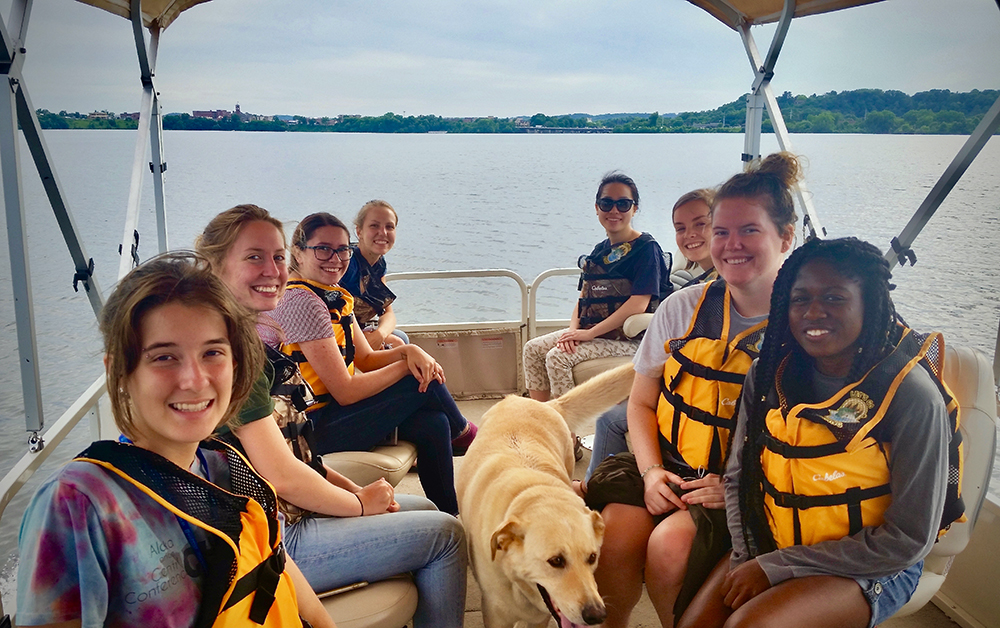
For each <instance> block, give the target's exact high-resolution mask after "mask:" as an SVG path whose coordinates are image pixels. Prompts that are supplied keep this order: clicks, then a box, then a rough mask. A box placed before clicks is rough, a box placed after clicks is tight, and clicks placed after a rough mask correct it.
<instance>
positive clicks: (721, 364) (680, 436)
mask: <svg viewBox="0 0 1000 628" xmlns="http://www.w3.org/2000/svg"><path fill="white" fill-rule="evenodd" d="M730 301H731V296H730V292H729V287H728V286H726V282H725V281H724V280H722V279H718V280H716V281H713V282H712V283H710V284H708V285H706V286H705V290H704V292H702V295H701V299H699V301H698V304H697V305H696V306H695V313H694V316H693V317H692V320H691V326H690V327H689V328H688V331H687V333H685V334H684V336H683V337H681V338H677V339H674V340H669V341H667V343H666V344H665V347H664V348H665V350H666V351H667V354H668V355H667V361H666V362H665V363H664V365H663V380H662V381H661V382H660V399H659V402H658V403H657V406H656V418H657V423H658V424H659V426H660V434H661V436H663V439H665V440H666V443H665V446H666V448H667V449H668V450H669V451H670V453H671V454H672V455H673V456H674V457H675V458H676V459H677V460H679V461H682V462H684V463H685V464H686V465H688V466H689V467H691V469H703V470H705V471H708V472H709V473H721V472H722V465H723V462H724V460H725V457H726V447H727V444H728V442H729V429H730V427H731V425H732V419H733V416H734V414H735V412H736V404H737V402H738V401H739V398H740V393H741V392H742V390H743V380H744V379H745V378H746V373H747V371H748V370H750V364H751V363H752V362H753V360H754V358H756V357H757V354H758V353H760V345H761V342H763V340H764V330H765V329H766V328H767V321H764V322H761V323H759V324H757V325H754V326H753V327H751V328H750V329H747V330H746V331H744V332H743V333H740V334H737V335H736V336H735V337H733V338H732V340H729V341H728V342H727V340H726V339H727V338H729V325H730V322H731V321H730V314H729V313H730ZM663 439H661V441H662V440H663Z"/></svg>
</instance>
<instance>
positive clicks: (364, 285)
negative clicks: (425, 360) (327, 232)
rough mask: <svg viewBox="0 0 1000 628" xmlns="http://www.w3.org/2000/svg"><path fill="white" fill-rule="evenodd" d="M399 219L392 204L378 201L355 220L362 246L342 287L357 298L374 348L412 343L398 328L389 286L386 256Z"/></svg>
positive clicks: (361, 319)
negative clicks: (386, 281)
mask: <svg viewBox="0 0 1000 628" xmlns="http://www.w3.org/2000/svg"><path fill="white" fill-rule="evenodd" d="M398 222H399V217H398V216H397V215H396V210H395V209H394V208H393V206H392V205H390V204H389V203H388V202H386V201H383V200H381V199H374V200H371V201H368V202H367V203H365V204H364V205H363V206H362V207H361V209H360V210H359V211H358V215H357V216H355V217H354V233H355V234H356V235H357V236H358V243H357V244H355V245H354V246H353V248H354V254H353V255H352V256H351V261H350V263H349V264H348V265H347V272H345V273H344V276H343V277H341V278H340V282H338V285H340V287H342V288H346V289H347V291H348V292H350V293H351V295H352V296H354V316H355V318H357V319H358V324H359V325H361V331H363V332H365V338H367V339H368V344H370V345H371V347H372V349H383V348H385V349H391V348H393V347H398V346H400V345H403V344H406V343H407V342H408V341H409V338H407V336H406V334H405V333H403V332H402V331H400V330H398V329H396V314H395V313H394V312H393V311H392V302H393V301H395V300H396V295H395V294H393V292H392V290H390V289H389V287H388V286H387V285H385V272H386V264H385V254H386V253H388V252H389V251H391V250H392V247H393V245H394V244H395V243H396V224H397V223H398Z"/></svg>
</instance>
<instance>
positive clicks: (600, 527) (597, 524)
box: [590, 510, 604, 545]
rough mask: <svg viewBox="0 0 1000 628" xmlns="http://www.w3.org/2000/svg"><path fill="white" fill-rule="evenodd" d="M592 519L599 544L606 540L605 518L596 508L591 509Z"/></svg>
mask: <svg viewBox="0 0 1000 628" xmlns="http://www.w3.org/2000/svg"><path fill="white" fill-rule="evenodd" d="M590 521H591V522H592V523H593V524H594V536H595V537H597V544H598V545H600V544H601V543H602V542H603V541H604V518H603V517H601V513H599V512H597V511H596V510H591V511H590Z"/></svg>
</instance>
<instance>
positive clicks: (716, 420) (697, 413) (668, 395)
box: [660, 380, 732, 430]
mask: <svg viewBox="0 0 1000 628" xmlns="http://www.w3.org/2000/svg"><path fill="white" fill-rule="evenodd" d="M660 394H661V395H663V398H664V399H666V400H667V403H669V404H670V405H671V406H673V407H674V410H675V411H677V412H682V413H684V414H686V415H687V416H688V418H690V419H691V420H693V421H697V422H699V423H704V424H705V425H711V426H712V427H721V428H724V429H727V430H728V429H730V428H731V427H732V420H731V419H724V418H722V417H720V416H716V415H714V414H712V413H711V412H705V411H704V410H702V409H701V408H696V407H694V406H692V405H690V404H689V403H687V402H686V401H684V399H683V398H682V397H681V396H680V395H677V394H674V392H673V391H672V390H670V389H669V388H667V384H666V382H664V381H663V380H660Z"/></svg>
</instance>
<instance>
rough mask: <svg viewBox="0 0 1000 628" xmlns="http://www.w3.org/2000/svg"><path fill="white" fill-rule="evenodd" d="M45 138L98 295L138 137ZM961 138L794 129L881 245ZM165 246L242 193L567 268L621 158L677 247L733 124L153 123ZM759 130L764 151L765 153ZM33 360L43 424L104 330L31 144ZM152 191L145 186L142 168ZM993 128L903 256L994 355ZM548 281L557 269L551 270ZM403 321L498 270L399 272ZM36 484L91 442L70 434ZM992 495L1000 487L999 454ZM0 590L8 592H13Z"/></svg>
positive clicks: (412, 241) (2, 311)
mask: <svg viewBox="0 0 1000 628" xmlns="http://www.w3.org/2000/svg"><path fill="white" fill-rule="evenodd" d="M46 140H47V142H48V145H49V147H50V149H51V152H52V159H53V162H54V164H55V167H56V170H57V172H58V176H59V179H60V181H61V183H62V185H63V187H64V192H65V194H66V197H67V200H68V204H69V206H70V208H71V210H72V212H73V214H74V216H75V219H76V222H77V225H78V227H79V229H80V231H81V232H82V237H83V240H84V242H85V246H86V248H87V252H88V255H89V256H91V257H93V258H94V260H95V263H96V274H97V277H98V280H99V282H100V284H101V286H102V287H103V288H104V289H105V290H108V289H109V288H110V287H111V286H112V284H113V282H114V280H115V274H116V272H117V268H118V253H117V248H118V243H119V240H120V238H121V234H122V225H123V221H124V213H125V204H126V202H127V199H128V181H129V169H130V168H131V161H132V155H133V149H134V141H135V136H134V134H133V133H130V132H124V131H48V132H47V133H46ZM964 140H965V138H963V137H950V136H948V137H941V136H868V135H860V136H851V135H805V136H802V135H798V136H794V137H793V142H794V144H795V150H796V152H797V153H799V154H801V155H804V156H805V157H806V159H807V161H806V175H807V182H808V185H809V188H810V190H811V194H812V197H813V201H814V203H815V206H816V208H817V210H818V211H819V214H820V219H821V221H822V222H823V224H824V225H825V226H826V227H827V229H828V232H829V235H830V236H846V235H855V236H858V237H862V238H865V239H868V240H870V241H871V242H873V243H874V244H876V245H877V246H879V248H881V249H883V250H885V249H886V248H887V246H888V242H889V240H890V239H891V237H893V236H894V235H896V234H898V233H899V231H900V230H901V229H902V227H903V226H904V225H905V224H906V221H907V220H908V219H909V217H910V215H911V214H912V212H913V210H914V209H915V208H916V207H917V206H918V205H919V204H920V202H921V201H922V200H923V198H924V197H925V196H926V194H927V192H928V191H929V190H930V188H931V186H932V185H933V184H934V182H935V181H936V179H937V177H938V176H939V175H940V173H941V172H943V170H944V168H945V167H946V166H947V164H948V163H949V161H950V160H951V158H952V156H953V155H954V154H955V152H956V151H957V150H958V148H959V147H960V146H961V145H962V143H963V142H964ZM164 145H165V147H166V159H167V163H168V170H167V173H166V183H165V185H166V191H167V211H168V214H169V216H170V218H169V221H170V222H169V225H168V227H169V235H170V244H171V247H172V248H185V247H190V246H191V245H192V242H193V239H194V236H195V235H196V234H197V233H198V232H200V231H201V229H202V228H203V227H204V225H205V223H206V222H207V221H208V220H209V218H211V217H212V216H213V215H215V214H216V213H217V212H219V211H221V210H223V209H226V208H228V207H231V206H232V205H235V204H237V203H243V202H251V203H256V204H258V205H261V206H263V207H266V208H268V209H269V210H270V211H271V212H272V213H273V214H275V215H276V216H278V217H279V218H281V219H282V220H286V221H289V223H293V222H294V221H296V220H298V219H300V218H302V217H303V216H305V215H306V214H309V213H311V212H314V211H329V212H332V213H334V214H335V215H337V216H339V217H341V218H342V219H344V220H345V221H349V220H350V219H352V218H353V216H354V213H355V212H356V211H357V210H358V209H359V208H360V207H361V205H362V204H363V203H364V202H365V201H367V200H369V199H372V198H384V199H386V200H388V201H389V202H390V203H392V204H393V205H394V206H395V207H396V209H397V211H398V212H399V215H400V222H399V229H398V241H397V244H396V247H395V248H394V249H393V251H392V252H391V254H390V255H389V258H388V261H389V268H390V272H391V271H414V270H434V269H470V268H508V269H511V270H514V271H515V272H517V273H518V274H520V275H521V277H523V278H524V279H525V280H527V281H528V282H530V281H531V280H532V279H533V278H534V277H535V276H536V275H538V274H539V273H540V272H542V271H543V270H546V269H548V268H554V267H566V266H573V265H575V260H576V259H577V257H578V256H579V255H581V254H583V253H588V252H589V251H590V250H591V248H592V247H593V245H594V243H596V242H597V241H598V240H600V239H602V238H603V237H604V235H603V231H602V230H601V228H600V225H599V224H598V222H597V220H596V218H595V217H594V209H593V198H594V192H595V191H596V186H597V183H598V181H599V180H600V178H601V176H602V174H603V173H605V172H606V171H608V170H612V169H621V170H622V171H624V172H626V173H627V174H629V175H630V176H632V177H633V178H634V179H635V180H636V182H637V184H638V186H639V191H640V194H641V201H642V202H641V212H640V214H639V216H638V218H637V223H636V224H637V226H638V228H640V229H642V230H644V231H649V232H650V233H652V234H653V235H654V236H655V237H656V238H657V240H659V241H660V242H661V244H663V246H664V248H665V249H668V250H669V249H672V248H673V229H672V227H671V224H670V215H669V211H670V208H671V207H672V205H673V202H674V200H675V199H676V198H677V197H678V196H680V195H681V194H682V193H683V192H686V191H688V190H690V189H692V188H696V187H704V186H710V185H716V184H718V183H720V182H722V181H723V180H725V179H726V178H727V177H728V176H730V175H731V174H733V173H734V172H736V171H737V170H738V169H739V168H740V163H739V161H738V156H739V154H740V153H741V152H742V148H743V140H742V136H738V135H483V136H478V135H348V134H306V133H298V134H296V133H284V134H282V133H259V134H253V133H213V132H181V131H174V132H166V133H164ZM775 147H776V146H775V145H774V144H773V140H772V143H771V144H768V143H767V141H765V146H764V150H765V151H767V150H774V149H775ZM22 170H23V172H24V179H25V181H26V185H25V191H24V196H25V203H26V206H27V215H28V232H29V237H30V264H31V268H32V272H33V280H34V284H33V290H34V297H35V316H36V325H37V329H38V342H39V350H40V352H41V356H40V364H39V368H40V370H41V374H42V378H43V381H44V391H43V402H44V412H45V417H46V420H47V422H48V423H50V424H51V423H52V422H53V421H55V420H56V419H57V418H58V416H59V415H60V414H61V413H62V411H63V410H65V409H66V407H67V406H68V405H69V404H70V403H71V402H72V401H73V400H74V399H75V398H76V397H77V396H79V394H80V393H81V392H82V391H83V389H84V388H85V387H86V386H87V385H88V384H89V383H90V382H92V381H93V380H94V379H95V378H96V377H97V376H98V375H99V374H100V373H101V370H102V369H101V360H100V355H99V353H100V352H99V341H98V336H97V330H96V324H95V322H94V315H93V313H92V311H91V309H90V306H89V303H88V301H87V299H86V298H85V297H84V296H83V295H82V294H78V293H74V292H73V290H72V287H71V285H72V277H73V272H74V269H73V266H72V263H71V261H70V258H69V255H68V253H66V250H65V245H64V243H63V241H62V237H61V235H60V232H59V230H58V227H57V226H56V223H55V220H54V219H53V218H52V215H51V211H50V210H49V209H48V206H47V203H46V201H45V199H44V195H43V192H42V188H41V185H40V184H39V183H38V182H37V177H36V176H35V174H34V171H33V166H32V164H31V161H30V157H29V156H28V155H27V151H26V149H25V150H22ZM146 187H147V188H151V183H150V182H149V181H148V180H147V186H146ZM143 207H144V208H146V209H145V210H144V211H143V214H142V217H141V219H140V233H141V241H140V255H141V257H142V258H146V257H148V256H150V255H152V254H153V253H154V252H155V248H156V233H155V227H154V222H153V217H152V210H151V208H152V198H151V193H150V192H149V190H148V189H147V193H146V199H145V201H144V203H143ZM998 222H1000V143H998V141H997V140H996V139H995V138H994V139H993V141H992V142H990V143H989V144H988V145H987V146H986V148H985V149H984V151H983V154H982V155H981V156H980V158H979V159H978V160H977V162H976V163H975V164H973V166H972V167H971V168H970V170H969V171H968V172H967V173H966V175H965V176H964V178H963V179H962V180H961V181H960V182H959V184H958V185H957V186H956V188H955V190H954V192H953V193H952V194H951V196H950V197H949V199H948V200H947V201H946V203H945V204H944V205H943V206H942V208H941V209H940V210H939V212H938V215H937V216H936V217H935V218H934V219H933V220H932V221H931V223H930V224H929V225H928V227H927V228H926V229H925V233H924V234H922V235H921V236H920V237H919V238H918V239H917V242H916V244H915V246H914V249H915V251H916V254H917V258H918V263H917V265H916V266H915V267H912V268H911V267H909V266H908V267H906V268H902V269H900V268H897V269H896V271H895V279H894V281H895V282H896V283H897V284H898V289H897V290H896V292H895V293H894V299H895V301H896V305H897V309H898V310H899V311H900V312H901V313H902V315H903V316H904V317H905V318H906V319H907V320H908V321H909V323H910V324H911V325H913V326H914V327H916V328H918V329H921V330H932V329H935V330H940V331H943V332H944V333H945V336H946V338H947V340H948V342H951V343H959V344H965V345H971V346H973V347H976V348H978V349H980V350H982V351H983V352H984V353H986V354H987V355H988V356H989V357H990V359H992V357H993V350H994V346H995V341H996V334H997V320H998V314H1000V296H998V294H1000V292H998V288H1000V268H998V267H997V264H996V259H997V255H996V252H995V244H996V237H997V234H998V233H1000V230H998V229H1000V224H998ZM0 229H2V230H4V233H3V234H2V236H0V237H3V240H2V241H3V243H4V244H3V246H4V251H5V254H4V255H2V256H0V258H2V259H0V330H2V333H0V474H2V473H6V472H7V470H9V469H10V468H11V466H12V465H13V464H14V462H15V461H16V460H17V459H18V458H19V457H20V456H21V455H22V454H23V453H24V451H25V442H26V439H25V433H24V424H23V416H22V407H21V406H22V401H21V391H20V380H19V371H18V369H17V358H16V355H17V349H16V336H15V333H14V332H15V327H14V313H13V305H12V296H11V290H10V285H9V284H10V280H9V277H10V268H9V263H10V262H9V256H8V255H7V254H6V251H7V241H6V232H5V226H4V225H3V223H2V222H0ZM550 283H551V284H553V286H554V287H553V288H552V289H550V290H545V291H543V294H542V296H541V298H540V303H541V306H542V309H541V312H540V314H541V316H542V317H545V318H556V317H558V318H565V317H567V316H568V315H569V313H570V310H571V307H572V306H571V304H572V299H573V289H574V287H575V280H573V279H569V278H565V280H564V281H561V282H560V281H555V280H553V281H552V282H550ZM547 285H548V284H547ZM397 287H398V290H397V292H398V293H399V295H400V299H399V301H398V302H397V305H396V310H397V315H398V317H399V319H400V322H401V323H412V322H447V321H458V320H497V319H511V318H516V317H517V315H518V309H517V308H518V306H517V304H516V301H515V300H514V298H513V296H514V293H513V291H512V290H510V288H509V285H508V284H504V283H502V282H498V283H497V285H496V286H494V285H493V284H492V283H489V282H484V283H483V284H481V285H472V284H469V285H463V286H460V287H459V288H458V289H452V290H448V291H447V292H445V291H444V290H443V289H438V288H436V287H433V286H432V287H430V288H428V285H423V284H422V283H421V282H405V283H403V284H397V286H394V289H396V288H397ZM71 440H72V443H70V444H69V445H68V446H66V447H64V448H63V451H62V455H60V456H58V460H56V461H52V462H51V463H49V465H48V468H47V469H46V470H44V471H43V472H42V473H40V474H39V475H38V476H36V478H37V479H36V481H35V482H36V483H37V481H39V480H40V479H42V478H44V477H45V476H47V475H48V474H49V473H50V472H51V469H52V468H54V466H55V465H56V464H59V463H60V462H61V461H63V460H65V459H67V458H68V457H71V456H72V455H73V454H75V453H76V452H77V451H78V450H79V449H82V447H83V446H84V445H85V444H86V443H87V441H88V440H89V436H88V433H87V428H86V426H85V425H84V426H81V427H79V428H78V429H77V430H76V433H74V434H73V435H72V436H71ZM31 492H32V491H31V490H27V491H24V492H23V493H22V495H21V496H20V497H19V499H18V500H16V501H15V502H14V504H12V505H11V506H10V507H9V508H8V509H7V511H6V512H5V513H4V516H3V522H2V524H0V566H2V565H3V563H4V562H5V557H6V556H7V555H8V553H9V552H10V551H11V550H13V549H14V547H15V546H16V533H17V525H18V523H19V521H20V517H21V512H22V510H23V508H24V505H25V503H26V501H27V499H28V497H29V496H30V493H31ZM992 492H993V494H994V495H996V496H1000V465H998V467H997V470H996V471H995V473H994V483H993V490H992ZM5 599H6V598H5Z"/></svg>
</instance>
